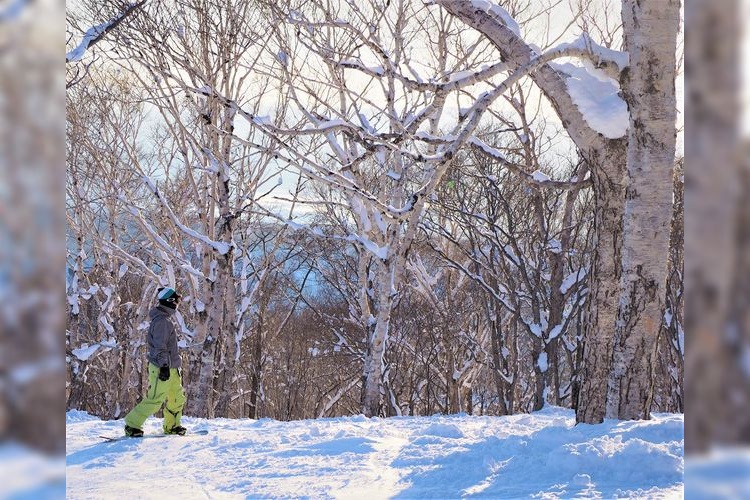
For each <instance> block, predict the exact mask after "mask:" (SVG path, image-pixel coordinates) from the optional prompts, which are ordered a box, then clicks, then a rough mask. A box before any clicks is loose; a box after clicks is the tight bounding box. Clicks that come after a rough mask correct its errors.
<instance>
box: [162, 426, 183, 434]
mask: <svg viewBox="0 0 750 500" xmlns="http://www.w3.org/2000/svg"><path fill="white" fill-rule="evenodd" d="M186 432H187V429H185V428H184V427H183V426H181V425H175V426H174V427H172V428H171V429H170V430H169V432H165V434H179V435H180V436H184V435H185V433H186Z"/></svg>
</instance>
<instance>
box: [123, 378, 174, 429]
mask: <svg viewBox="0 0 750 500" xmlns="http://www.w3.org/2000/svg"><path fill="white" fill-rule="evenodd" d="M165 401H166V403H167V406H166V408H164V432H166V433H168V432H169V431H170V430H171V429H172V427H174V426H176V425H180V418H182V407H183V406H185V393H184V392H183V390H182V378H181V377H180V372H179V370H178V369H177V368H170V369H169V379H167V380H159V367H158V366H156V365H155V364H153V363H149V364H148V391H147V392H146V395H145V397H144V398H143V399H142V400H141V402H140V403H138V404H137V405H136V407H135V408H133V409H132V410H131V411H130V413H128V414H127V415H125V424H126V425H129V426H130V427H136V428H138V429H140V428H142V426H143V422H145V421H146V419H147V418H148V417H150V416H151V415H153V414H154V413H156V412H157V411H159V409H160V408H161V406H162V405H163V404H164V402H165Z"/></svg>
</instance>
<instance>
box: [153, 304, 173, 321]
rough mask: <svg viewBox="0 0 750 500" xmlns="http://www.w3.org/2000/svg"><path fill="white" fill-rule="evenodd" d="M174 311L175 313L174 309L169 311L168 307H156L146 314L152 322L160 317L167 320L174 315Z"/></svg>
mask: <svg viewBox="0 0 750 500" xmlns="http://www.w3.org/2000/svg"><path fill="white" fill-rule="evenodd" d="M175 311H176V310H175V309H170V308H169V307H164V306H156V307H154V308H152V309H151V310H150V311H149V312H148V317H149V319H150V320H151V321H153V320H154V319H156V318H158V317H160V316H161V317H165V318H168V317H170V316H172V315H173V314H174V313H175Z"/></svg>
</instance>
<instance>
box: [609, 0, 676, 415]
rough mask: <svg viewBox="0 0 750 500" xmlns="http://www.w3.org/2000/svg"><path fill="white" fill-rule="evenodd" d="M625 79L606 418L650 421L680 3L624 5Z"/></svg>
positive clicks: (665, 252)
mask: <svg viewBox="0 0 750 500" xmlns="http://www.w3.org/2000/svg"><path fill="white" fill-rule="evenodd" d="M622 20H623V25H624V37H625V49H626V50H627V52H628V54H629V56H630V66H629V69H628V71H626V72H625V74H624V75H623V78H622V80H621V85H622V89H623V95H624V97H625V101H626V102H627V104H628V109H629V111H630V127H629V129H628V146H627V168H626V175H627V177H626V185H627V187H626V190H625V210H624V214H625V217H624V219H623V240H622V275H621V279H620V290H619V296H620V299H619V305H618V316H617V325H616V329H615V338H614V345H613V348H614V351H613V366H612V371H611V372H610V375H609V380H608V383H607V411H606V416H607V417H608V418H620V419H624V420H630V419H644V418H648V417H649V410H650V408H651V400H652V396H653V371H654V364H655V359H654V358H655V354H656V347H657V337H658V334H659V331H660V326H661V323H662V317H663V314H664V301H665V299H666V282H667V265H668V261H669V234H670V221H671V217H672V179H673V171H674V164H675V143H676V136H677V133H676V128H675V122H676V119H677V102H676V97H675V78H676V76H677V61H676V52H677V32H678V30H679V24H680V2H679V0H649V1H636V0H624V1H623V3H622Z"/></svg>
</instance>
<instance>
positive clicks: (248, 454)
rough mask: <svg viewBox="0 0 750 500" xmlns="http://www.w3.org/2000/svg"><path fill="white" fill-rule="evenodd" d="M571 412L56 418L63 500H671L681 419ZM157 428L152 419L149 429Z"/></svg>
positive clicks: (678, 490) (678, 483)
mask: <svg viewBox="0 0 750 500" xmlns="http://www.w3.org/2000/svg"><path fill="white" fill-rule="evenodd" d="M574 423H575V417H574V413H573V412H572V411H570V410H565V409H561V408H546V409H545V410H543V411H541V412H537V413H534V414H532V415H515V416H510V417H472V416H467V415H454V416H432V417H399V418H389V419H379V418H373V419H367V418H365V417H362V416H357V417H347V418H332V419H320V420H306V421H297V422H278V421H274V420H268V419H262V420H249V419H243V420H228V419H215V420H202V419H196V418H184V419H183V424H184V425H185V426H186V427H188V428H189V429H193V430H198V429H207V430H208V431H209V434H208V435H205V436H185V437H179V436H168V437H164V438H160V439H148V438H147V439H126V440H121V441H117V442H105V441H103V440H101V439H99V437H98V436H100V435H107V436H117V435H120V434H121V433H122V425H123V424H122V421H121V420H117V421H109V422H104V421H101V420H99V419H98V418H96V417H92V416H89V415H88V414H86V413H82V412H77V411H71V412H68V413H67V491H66V493H67V495H66V496H67V498H69V499H87V498H95V499H102V498H113V499H114V498H117V499H120V498H182V499H186V498H190V499H195V498H256V497H263V498H282V497H283V498H342V499H360V498H361V499H367V500H371V499H378V498H394V497H397V498H461V497H471V496H477V497H484V498H530V497H536V498H570V497H585V498H597V497H599V498H615V497H637V498H681V497H682V494H683V468H684V461H683V418H682V415H670V414H658V415H655V416H654V418H653V420H650V421H636V422H618V421H606V422H605V423H603V424H601V425H578V426H575V425H574ZM144 429H145V431H146V433H147V434H159V433H160V432H161V430H160V421H159V420H157V419H155V418H151V419H149V420H148V421H147V422H146V425H145V428H144Z"/></svg>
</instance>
